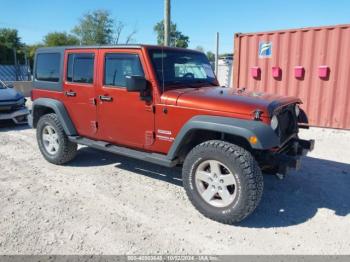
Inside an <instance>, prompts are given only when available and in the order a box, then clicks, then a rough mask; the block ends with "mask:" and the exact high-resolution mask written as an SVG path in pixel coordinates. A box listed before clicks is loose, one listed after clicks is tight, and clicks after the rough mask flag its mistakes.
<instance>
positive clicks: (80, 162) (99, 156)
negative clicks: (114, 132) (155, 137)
mask: <svg viewBox="0 0 350 262" xmlns="http://www.w3.org/2000/svg"><path fill="white" fill-rule="evenodd" d="M110 164H114V166H115V167H117V168H120V169H123V170H126V171H130V172H133V173H137V174H139V175H143V176H147V177H150V178H153V179H158V180H162V181H164V182H168V183H172V184H174V185H176V186H182V180H181V169H180V168H178V167H176V168H166V167H162V166H158V165H155V164H151V163H148V162H144V161H141V160H137V159H132V158H128V157H123V156H119V155H116V154H112V153H108V152H103V151H100V150H96V149H93V148H90V147H82V148H80V149H79V150H78V155H77V157H76V158H75V159H74V160H73V161H72V162H70V163H69V164H68V165H69V166H76V167H79V166H81V167H82V166H84V167H89V166H104V165H110Z"/></svg>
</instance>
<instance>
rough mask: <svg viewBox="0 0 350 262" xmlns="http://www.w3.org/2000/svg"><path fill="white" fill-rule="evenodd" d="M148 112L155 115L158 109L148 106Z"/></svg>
mask: <svg viewBox="0 0 350 262" xmlns="http://www.w3.org/2000/svg"><path fill="white" fill-rule="evenodd" d="M146 110H147V111H150V112H152V113H153V114H154V113H155V112H156V107H155V106H154V105H149V106H146Z"/></svg>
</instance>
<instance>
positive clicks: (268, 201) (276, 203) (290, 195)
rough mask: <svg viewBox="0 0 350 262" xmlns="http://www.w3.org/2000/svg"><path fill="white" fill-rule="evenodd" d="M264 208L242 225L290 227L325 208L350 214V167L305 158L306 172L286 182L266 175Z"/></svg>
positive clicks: (340, 213)
mask: <svg viewBox="0 0 350 262" xmlns="http://www.w3.org/2000/svg"><path fill="white" fill-rule="evenodd" d="M264 182H265V188H264V193H263V197H262V200H261V202H260V205H259V206H258V207H257V209H256V210H255V212H254V213H253V214H252V215H251V216H249V217H248V218H247V219H246V220H244V221H242V222H241V223H240V224H238V226H241V227H250V228H270V227H286V226H292V225H297V224H301V223H303V222H306V221H307V220H309V219H310V218H312V217H313V216H315V214H316V213H317V211H318V210H319V209H321V208H325V209H330V210H332V211H333V212H334V213H335V214H336V215H338V216H347V215H348V214H350V201H349V200H350V164H344V163H339V162H335V161H329V160H323V159H318V158H312V157H304V158H303V163H302V169H301V170H300V171H298V172H292V173H291V174H290V175H289V176H287V177H286V178H285V179H284V180H277V179H276V178H275V177H274V176H268V175H266V176H264Z"/></svg>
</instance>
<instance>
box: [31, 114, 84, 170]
mask: <svg viewBox="0 0 350 262" xmlns="http://www.w3.org/2000/svg"><path fill="white" fill-rule="evenodd" d="M47 125H49V126H51V127H53V128H54V129H55V131H56V133H57V135H58V141H59V150H58V151H57V153H56V154H54V155H52V154H49V153H48V152H47V151H46V149H45V147H44V144H43V138H42V132H43V129H44V127H45V126H47ZM36 138H37V142H38V146H39V149H40V152H41V154H42V155H43V156H44V158H45V159H46V160H47V161H49V162H50V163H52V164H55V165H63V164H65V163H68V162H69V161H71V160H72V159H74V157H75V156H76V153H77V148H78V145H77V144H76V143H73V142H71V141H69V139H68V137H67V135H66V133H65V131H64V129H63V127H62V124H61V122H60V120H59V119H58V117H57V115H56V114H54V113H52V114H46V115H44V116H42V117H41V118H40V119H39V121H38V124H37V129H36Z"/></svg>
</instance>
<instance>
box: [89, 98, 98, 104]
mask: <svg viewBox="0 0 350 262" xmlns="http://www.w3.org/2000/svg"><path fill="white" fill-rule="evenodd" d="M90 103H91V104H92V105H94V106H95V105H97V100H96V98H90Z"/></svg>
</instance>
